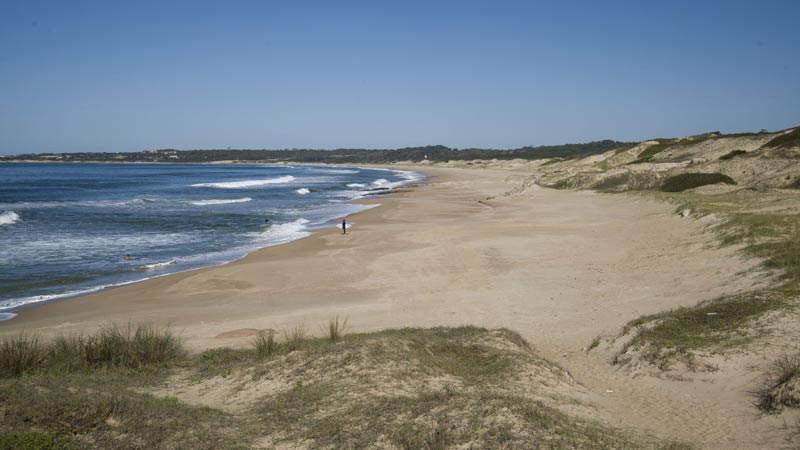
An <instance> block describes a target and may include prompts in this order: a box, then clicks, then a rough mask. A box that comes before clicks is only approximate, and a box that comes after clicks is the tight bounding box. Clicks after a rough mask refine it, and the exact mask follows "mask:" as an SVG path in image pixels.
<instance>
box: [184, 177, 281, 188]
mask: <svg viewBox="0 0 800 450" xmlns="http://www.w3.org/2000/svg"><path fill="white" fill-rule="evenodd" d="M293 180H294V177H293V176H291V175H284V176H282V177H277V178H267V179H265V180H242V181H225V182H221V183H197V184H192V185H190V186H191V187H210V188H219V189H241V188H252V187H259V186H267V185H270V184H283V183H289V182H290V181H293Z"/></svg>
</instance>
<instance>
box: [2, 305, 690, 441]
mask: <svg viewBox="0 0 800 450" xmlns="http://www.w3.org/2000/svg"><path fill="white" fill-rule="evenodd" d="M344 330H345V327H344V323H343V322H340V321H339V320H338V319H333V320H332V321H331V323H330V324H329V327H328V335H327V336H325V337H322V338H309V337H305V330H302V329H295V330H290V331H289V332H287V333H286V334H285V335H284V336H283V338H280V339H278V338H277V337H275V335H274V334H272V333H269V334H264V335H259V336H257V337H255V338H254V339H253V341H252V346H251V347H250V348H245V349H229V348H223V349H214V350H209V351H205V352H202V353H189V352H186V351H185V350H184V349H183V348H182V346H181V344H180V340H179V339H177V337H176V336H175V335H174V334H173V333H172V332H171V331H170V330H164V329H155V328H152V327H149V326H131V325H129V326H126V327H109V328H105V329H103V330H100V331H99V332H98V333H97V334H95V335H92V336H84V337H72V338H58V339H55V340H51V341H44V340H43V339H40V338H38V337H35V336H31V335H28V336H19V337H16V338H12V339H10V340H6V341H3V342H2V344H0V376H1V377H2V378H1V379H0V449H6V448H8V449H10V448H38V449H55V448H59V449H60V448H103V449H105V448H120V449H127V448H130V449H134V448H195V449H245V448H282V447H285V446H290V447H292V448H398V449H401V448H408V449H412V448H413V449H420V448H426V449H444V448H464V447H465V446H467V447H471V448H587V449H588V448H592V449H593V448H685V446H683V445H680V444H675V443H664V442H659V441H656V440H654V439H651V438H648V437H646V436H640V435H636V434H633V433H631V432H627V431H624V430H618V429H613V428H611V427H609V426H607V425H604V424H602V423H601V422H598V421H596V420H595V419H594V418H593V416H592V414H591V412H592V411H593V410H592V409H591V408H588V407H586V406H584V405H582V404H581V403H580V402H579V401H577V400H575V399H574V398H571V396H570V395H569V394H570V392H571V391H573V390H574V389H579V386H577V385H575V383H574V381H572V380H571V379H570V378H569V376H568V375H566V373H565V372H564V371H563V370H562V369H560V368H559V367H557V366H556V365H554V364H552V363H550V362H548V361H546V360H544V359H543V358H541V357H539V356H538V355H537V354H536V352H535V351H534V350H533V349H531V348H530V347H529V346H528V344H527V343H526V342H525V341H524V340H523V339H522V338H521V337H520V336H519V335H518V334H516V333H514V332H511V331H508V330H503V329H500V330H486V329H482V328H475V327H460V328H434V329H400V330H387V331H382V332H378V333H369V334H349V335H346V334H344Z"/></svg>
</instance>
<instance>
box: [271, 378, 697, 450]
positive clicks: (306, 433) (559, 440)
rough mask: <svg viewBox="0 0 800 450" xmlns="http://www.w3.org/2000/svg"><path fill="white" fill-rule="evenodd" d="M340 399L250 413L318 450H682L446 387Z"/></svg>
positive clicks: (307, 394) (301, 393)
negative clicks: (391, 449)
mask: <svg viewBox="0 0 800 450" xmlns="http://www.w3.org/2000/svg"><path fill="white" fill-rule="evenodd" d="M341 393H342V388H341V387H338V386H335V385H314V386H296V387H295V388H293V389H292V390H290V391H289V392H286V393H285V394H282V395H280V396H278V397H275V398H274V399H272V400H271V401H269V402H267V403H264V404H262V405H260V406H258V407H257V408H256V413H257V414H258V415H259V417H261V420H262V422H261V423H262V424H263V426H265V427H268V429H270V430H274V431H278V430H280V431H282V432H283V433H285V434H284V436H285V437H284V439H285V440H287V441H297V440H300V441H304V442H313V445H312V446H313V447H323V448H371V447H396V448H404V449H445V448H465V447H469V448H528V447H529V446H530V443H532V442H535V443H536V446H535V448H542V449H560V448H577V449H593V448H654V449H655V448H688V447H686V446H681V445H680V444H663V443H657V442H655V443H654V442H648V441H644V440H641V439H639V438H637V437H635V436H633V435H630V434H628V433H624V432H620V431H610V430H609V429H607V428H603V427H601V426H599V425H597V424H595V423H593V422H589V421H584V420H580V419H576V418H574V417H570V416H567V415H566V414H564V413H562V412H560V411H558V410H556V409H554V408H552V407H548V406H545V405H544V404H542V403H541V402H538V401H531V400H529V399H527V398H524V397H521V396H515V395H507V394H498V393H492V392H480V391H469V390H463V389H456V388H452V387H445V388H443V389H439V390H425V391H421V392H420V393H419V394H418V395H383V396H374V397H361V398H357V399H352V400H349V401H347V402H345V401H343V400H342V397H341ZM284 411H290V412H289V414H288V415H286V414H285V413H284ZM299 418H304V419H305V420H299Z"/></svg>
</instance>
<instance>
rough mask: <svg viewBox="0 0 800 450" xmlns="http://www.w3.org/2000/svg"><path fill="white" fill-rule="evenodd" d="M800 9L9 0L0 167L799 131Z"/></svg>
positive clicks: (0, 56) (0, 13)
mask: <svg viewBox="0 0 800 450" xmlns="http://www.w3.org/2000/svg"><path fill="white" fill-rule="evenodd" d="M798 20H800V1H798V0H787V1H770V0H761V1H749V2H744V1H736V0H730V1H702V0H698V1H648V0H642V1H624V2H623V1H518V2H515V1H499V0H498V1H465V0H461V1H452V2H437V1H432V0H429V1H414V0H404V1H396V2H388V1H380V0H371V1H363V2H350V1H331V0H326V1H319V2H313V1H302V0H296V1H292V0H284V1H253V2H246V1H214V2H204V1H187V2H178V1H157V2H149V1H132V2H117V1H98V2H85V1H84V2H82V1H61V0H58V1H51V2H42V1H35V0H24V1H9V0H1V1H0V153H7V154H9V153H10V154H13V153H23V152H46V151H134V150H144V149H157V148H179V149H195V148H226V147H233V148H292V147H296V148H340V147H359V148H394V147H402V146H417V145H427V144H443V145H448V146H451V147H459V148H464V147H471V146H475V147H486V148H511V147H518V146H523V145H544V144H560V143H567V142H586V141H590V140H599V139H606V138H610V139H619V140H642V139H646V138H654V137H661V136H664V137H674V136H680V135H688V134H695V133H700V132H706V131H713V130H721V131H723V132H742V131H758V130H760V129H762V128H766V129H769V130H777V129H782V128H787V127H791V126H795V125H800V22H798Z"/></svg>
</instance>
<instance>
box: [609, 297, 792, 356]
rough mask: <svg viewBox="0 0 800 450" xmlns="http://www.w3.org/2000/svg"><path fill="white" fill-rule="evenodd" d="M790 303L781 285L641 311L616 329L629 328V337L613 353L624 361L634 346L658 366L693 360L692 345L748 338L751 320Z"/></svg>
mask: <svg viewBox="0 0 800 450" xmlns="http://www.w3.org/2000/svg"><path fill="white" fill-rule="evenodd" d="M787 305H789V296H788V295H787V292H785V291H781V290H774V291H767V290H764V291H757V292H747V293H743V294H738V295H731V296H724V297H720V298H717V299H714V300H711V301H706V302H702V303H700V304H698V305H695V306H692V307H683V308H677V309H673V310H669V311H665V312H661V313H657V314H651V315H645V316H642V317H639V318H637V319H634V320H632V321H630V322H629V323H627V324H626V325H625V327H624V328H623V330H622V332H621V334H623V335H627V334H631V333H632V331H634V330H635V333H633V337H632V339H631V340H630V341H629V342H628V343H627V345H626V347H625V348H623V349H622V351H621V352H620V354H619V355H618V356H617V357H616V358H615V362H617V363H619V362H624V361H625V358H624V354H625V353H627V351H628V350H629V349H631V348H637V349H638V350H639V351H640V356H641V357H642V358H643V359H644V360H645V361H648V362H650V363H652V364H655V365H657V366H659V367H661V368H667V367H669V366H671V365H672V363H674V362H676V361H682V362H684V363H685V364H687V366H689V367H692V365H693V361H694V358H693V356H694V355H693V352H694V351H697V350H703V351H711V352H719V351H723V350H725V349H727V348H733V347H740V346H742V345H745V344H747V343H750V342H751V341H752V340H753V338H755V337H757V336H758V333H759V331H758V330H757V329H754V328H752V327H751V326H750V325H751V323H752V322H753V321H754V320H755V319H757V318H759V317H761V316H763V315H764V314H766V313H768V312H770V311H777V310H781V309H784V308H786V307H787Z"/></svg>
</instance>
